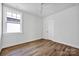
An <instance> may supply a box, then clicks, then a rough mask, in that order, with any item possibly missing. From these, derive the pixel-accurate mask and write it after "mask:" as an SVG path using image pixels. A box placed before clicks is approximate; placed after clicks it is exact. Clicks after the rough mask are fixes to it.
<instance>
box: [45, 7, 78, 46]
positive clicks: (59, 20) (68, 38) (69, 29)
mask: <svg viewBox="0 0 79 59" xmlns="http://www.w3.org/2000/svg"><path fill="white" fill-rule="evenodd" d="M45 19H46V20H54V38H51V40H53V41H56V42H60V43H63V44H67V45H70V46H73V47H77V48H79V5H76V6H73V7H70V8H67V9H65V10H63V11H61V12H58V13H56V14H52V15H50V16H48V17H45V18H44V21H45ZM52 26H53V25H52Z"/></svg>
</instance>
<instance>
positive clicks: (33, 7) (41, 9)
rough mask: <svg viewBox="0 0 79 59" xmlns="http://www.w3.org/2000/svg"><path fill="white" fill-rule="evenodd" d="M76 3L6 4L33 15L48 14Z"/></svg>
mask: <svg viewBox="0 0 79 59" xmlns="http://www.w3.org/2000/svg"><path fill="white" fill-rule="evenodd" d="M76 4H77V3H5V4H4V5H8V6H11V7H14V8H17V9H20V10H23V11H25V12H28V13H31V14H33V15H37V16H41V15H42V16H48V15H51V14H54V13H57V12H60V11H62V10H64V9H66V8H69V7H71V6H74V5H76Z"/></svg>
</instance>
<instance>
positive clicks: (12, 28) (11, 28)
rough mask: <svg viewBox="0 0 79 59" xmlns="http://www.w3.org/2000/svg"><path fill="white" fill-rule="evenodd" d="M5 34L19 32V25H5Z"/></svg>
mask: <svg viewBox="0 0 79 59" xmlns="http://www.w3.org/2000/svg"><path fill="white" fill-rule="evenodd" d="M7 32H8V33H15V32H20V24H13V23H7Z"/></svg>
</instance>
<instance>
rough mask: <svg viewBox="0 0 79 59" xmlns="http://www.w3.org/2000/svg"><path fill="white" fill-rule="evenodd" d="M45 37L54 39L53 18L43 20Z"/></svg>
mask: <svg viewBox="0 0 79 59" xmlns="http://www.w3.org/2000/svg"><path fill="white" fill-rule="evenodd" d="M43 23H44V24H43V37H44V38H45V39H53V38H54V20H52V19H44V21H43Z"/></svg>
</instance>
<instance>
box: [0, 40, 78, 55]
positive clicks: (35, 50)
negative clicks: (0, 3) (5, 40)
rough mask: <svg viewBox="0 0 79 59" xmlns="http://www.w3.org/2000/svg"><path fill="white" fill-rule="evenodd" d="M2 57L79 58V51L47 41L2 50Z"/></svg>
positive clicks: (37, 41)
mask: <svg viewBox="0 0 79 59" xmlns="http://www.w3.org/2000/svg"><path fill="white" fill-rule="evenodd" d="M1 56H79V49H77V48H74V47H70V46H67V45H64V44H61V43H57V42H53V41H51V40H47V39H40V40H35V41H32V42H28V43H24V44H20V45H16V46H12V47H8V48H4V49H2V52H1Z"/></svg>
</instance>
